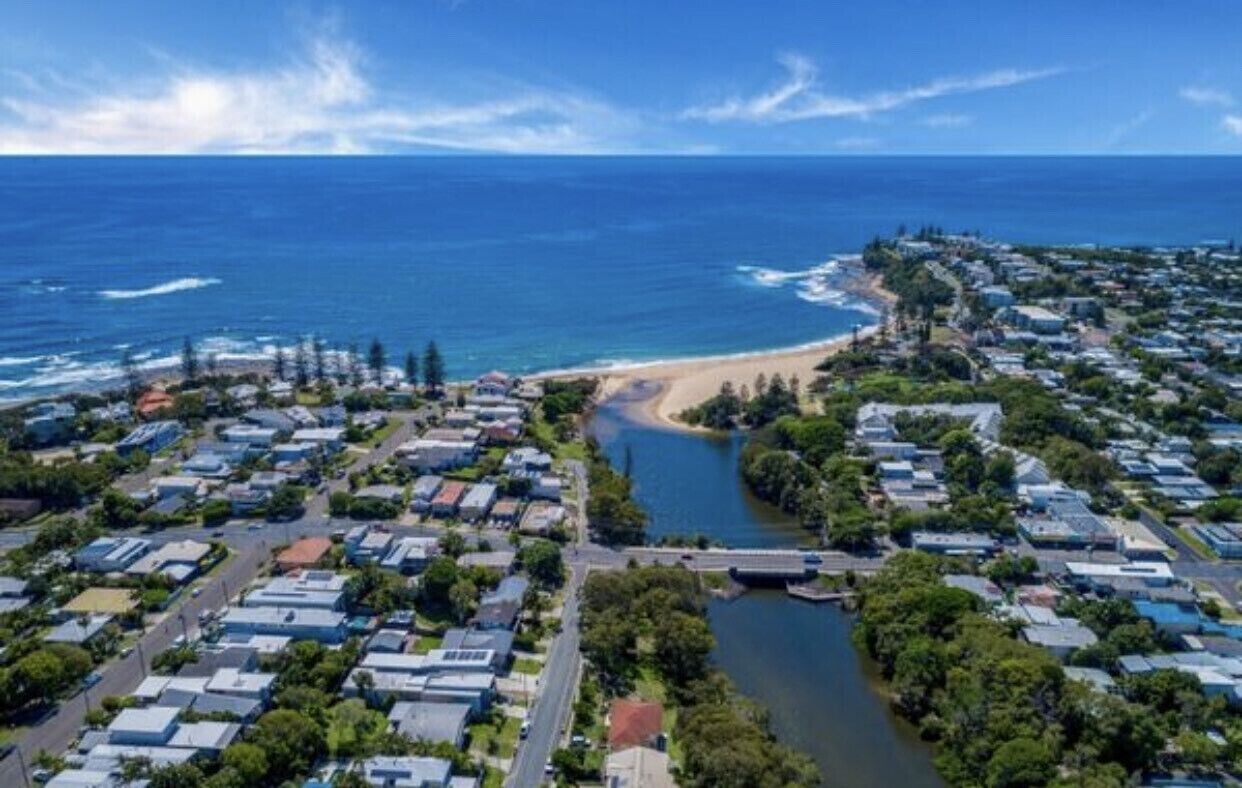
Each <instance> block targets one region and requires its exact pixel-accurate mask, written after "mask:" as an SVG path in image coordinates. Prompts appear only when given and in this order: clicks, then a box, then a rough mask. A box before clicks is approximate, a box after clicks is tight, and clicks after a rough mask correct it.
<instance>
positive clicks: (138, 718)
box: [108, 706, 181, 734]
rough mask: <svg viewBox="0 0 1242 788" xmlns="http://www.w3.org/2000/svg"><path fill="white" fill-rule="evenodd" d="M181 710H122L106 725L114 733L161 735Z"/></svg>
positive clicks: (151, 707) (164, 707)
mask: <svg viewBox="0 0 1242 788" xmlns="http://www.w3.org/2000/svg"><path fill="white" fill-rule="evenodd" d="M180 713H181V709H178V708H176V707H175V706H147V707H146V708H143V709H122V710H121V713H120V714H118V715H116V718H115V719H113V720H112V722H111V724H109V725H108V731H109V732H110V733H112V734H116V733H162V732H163V731H165V730H168V726H170V725H172V724H174V723H175V722H176V721H177V715H178V714H180Z"/></svg>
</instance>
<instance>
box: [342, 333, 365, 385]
mask: <svg viewBox="0 0 1242 788" xmlns="http://www.w3.org/2000/svg"><path fill="white" fill-rule="evenodd" d="M345 358H346V363H347V364H348V372H349V382H350V383H351V384H353V386H354V388H358V387H360V386H361V385H362V362H361V361H360V360H359V359H358V345H357V344H356V343H354V342H350V343H349V348H348V349H347V350H346V351H345Z"/></svg>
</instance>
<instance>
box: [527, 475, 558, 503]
mask: <svg viewBox="0 0 1242 788" xmlns="http://www.w3.org/2000/svg"><path fill="white" fill-rule="evenodd" d="M563 488H564V483H563V482H562V481H561V477H559V476H555V475H553V474H551V473H541V474H539V475H538V476H535V477H533V478H532V479H531V481H530V493H529V495H530V497H531V498H541V499H543V500H545V501H559V500H561V490H562V489H563Z"/></svg>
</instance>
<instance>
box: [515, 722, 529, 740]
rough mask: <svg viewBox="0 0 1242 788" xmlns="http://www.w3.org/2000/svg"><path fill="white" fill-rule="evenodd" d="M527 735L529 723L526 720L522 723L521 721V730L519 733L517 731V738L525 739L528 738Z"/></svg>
mask: <svg viewBox="0 0 1242 788" xmlns="http://www.w3.org/2000/svg"><path fill="white" fill-rule="evenodd" d="M529 735H530V722H529V721H526V720H523V721H522V729H521V730H520V731H518V736H520V737H521V738H523V739H525V738H526V737H527V736H529Z"/></svg>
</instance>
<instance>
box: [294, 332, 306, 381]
mask: <svg viewBox="0 0 1242 788" xmlns="http://www.w3.org/2000/svg"><path fill="white" fill-rule="evenodd" d="M293 381H294V383H295V384H296V385H297V387H298V388H303V387H305V386H306V384H307V383H309V382H310V373H309V372H308V371H307V366H306V341H305V340H304V339H302V338H301V337H298V344H297V345H296V346H294V348H293Z"/></svg>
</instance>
